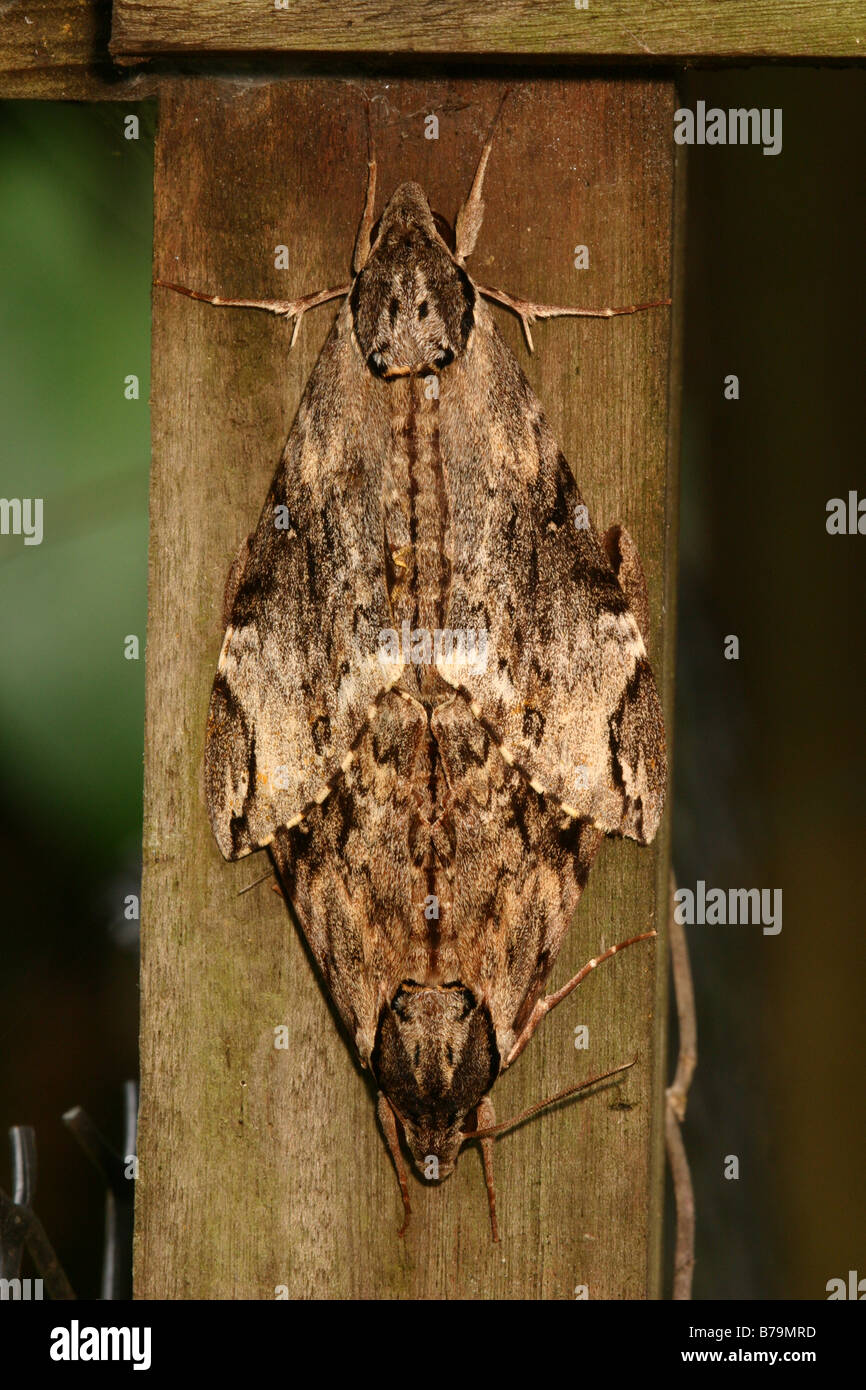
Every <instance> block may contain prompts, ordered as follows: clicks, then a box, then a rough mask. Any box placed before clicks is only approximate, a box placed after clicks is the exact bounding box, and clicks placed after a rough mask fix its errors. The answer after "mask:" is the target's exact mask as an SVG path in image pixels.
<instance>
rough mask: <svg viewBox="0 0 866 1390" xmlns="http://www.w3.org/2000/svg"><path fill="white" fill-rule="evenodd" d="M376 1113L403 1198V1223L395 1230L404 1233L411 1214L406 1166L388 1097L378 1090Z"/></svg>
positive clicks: (399, 1234)
mask: <svg viewBox="0 0 866 1390" xmlns="http://www.w3.org/2000/svg"><path fill="white" fill-rule="evenodd" d="M376 1114H377V1115H378V1117H379V1124H380V1125H381V1126H382V1133H383V1134H384V1136H385V1143H386V1144H387V1145H388V1152H389V1153H390V1155H391V1158H392V1160H393V1163H394V1167H395V1168H396V1170H397V1181H398V1183H399V1184H400V1196H401V1197H402V1198H403V1224H402V1226H401V1227H400V1229H399V1231H398V1232H397V1234H398V1236H402V1235H405V1234H406V1230H407V1228H408V1226H409V1217H410V1216H411V1215H412V1206H411V1203H410V1201H409V1185H408V1183H407V1181H406V1168H405V1165H404V1163H403V1155H402V1154H401V1152H400V1140H399V1137H398V1135H397V1120H396V1118H395V1116H394V1111H393V1109H392V1108H391V1105H390V1102H389V1101H388V1097H387V1096H386V1095H384V1094H383V1093H382V1091H380V1092H379V1094H378V1096H377V1097H376Z"/></svg>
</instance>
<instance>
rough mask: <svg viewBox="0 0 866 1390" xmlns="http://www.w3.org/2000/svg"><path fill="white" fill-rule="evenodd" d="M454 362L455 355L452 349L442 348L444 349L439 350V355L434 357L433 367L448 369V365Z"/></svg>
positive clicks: (436, 354)
mask: <svg viewBox="0 0 866 1390" xmlns="http://www.w3.org/2000/svg"><path fill="white" fill-rule="evenodd" d="M453 361H454V353H453V352H452V351H451V349H450V348H442V347H441V348H440V349H439V351H438V352H437V353H435V354H434V357H433V366H434V367H447V366H448V364H449V362H453Z"/></svg>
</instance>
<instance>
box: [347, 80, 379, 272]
mask: <svg viewBox="0 0 866 1390" xmlns="http://www.w3.org/2000/svg"><path fill="white" fill-rule="evenodd" d="M364 109H365V111H366V113H367V193H366V197H365V199H364V211H363V212H362V213H361V221H360V223H359V224H358V234H357V236H356V237H355V251H354V254H353V256H352V269H353V270H354V272H355V274H356V275H357V274H358V272H359V271H361V270H363V269H364V266H365V265H366V264H367V260H368V258H369V255H370V250H371V243H370V233H371V231H372V229H373V209H374V207H375V205H376V150H375V146H374V144H373V123H372V121H371V119H370V101H369V98H368V97H367V96H365V97H364Z"/></svg>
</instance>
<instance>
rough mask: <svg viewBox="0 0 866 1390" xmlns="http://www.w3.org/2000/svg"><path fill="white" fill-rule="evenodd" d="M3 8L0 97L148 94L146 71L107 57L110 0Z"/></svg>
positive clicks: (19, 3)
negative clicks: (122, 65)
mask: <svg viewBox="0 0 866 1390" xmlns="http://www.w3.org/2000/svg"><path fill="white" fill-rule="evenodd" d="M2 9H3V15H2V19H0V98H3V97H22V98H31V99H34V100H39V99H42V100H49V101H50V100H65V101H106V100H108V101H129V100H136V101H137V100H141V99H142V98H144V97H148V96H151V95H152V94H153V91H154V89H155V84H154V81H153V78H152V77H151V76H150V75H149V74H147V73H130V72H129V71H124V70H123V69H121V68H117V67H115V65H114V64H113V62H112V61H111V58H110V56H109V53H108V39H109V34H110V30H111V0H26V3H25V0H11V3H10V4H6V5H3V7H2Z"/></svg>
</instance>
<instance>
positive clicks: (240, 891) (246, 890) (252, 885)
mask: <svg viewBox="0 0 866 1390" xmlns="http://www.w3.org/2000/svg"><path fill="white" fill-rule="evenodd" d="M273 876H274V875H273V873H271V872H268V873H266V874H262V876H261V878H254V879H253V881H252V883H248V884H247V886H246V888H239V889H238V897H239V898H240V897H243V895H244V893H251V892H252V890H253V889H254V888H258V886H259V884H260V883H266V882H267V880H268V879H269V878H273Z"/></svg>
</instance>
